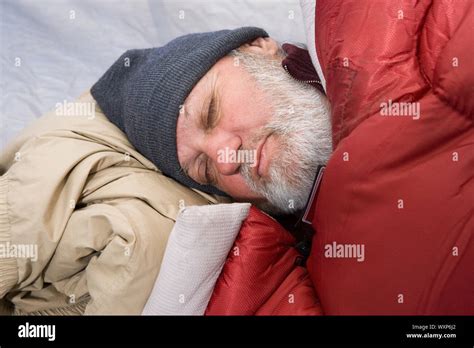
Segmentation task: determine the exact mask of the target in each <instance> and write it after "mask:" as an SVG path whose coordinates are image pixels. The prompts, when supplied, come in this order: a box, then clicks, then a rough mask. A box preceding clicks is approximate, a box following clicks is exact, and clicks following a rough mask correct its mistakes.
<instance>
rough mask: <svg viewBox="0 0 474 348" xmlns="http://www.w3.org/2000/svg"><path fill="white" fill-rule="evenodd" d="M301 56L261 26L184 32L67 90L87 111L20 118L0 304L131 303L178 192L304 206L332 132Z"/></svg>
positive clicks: (63, 308)
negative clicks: (24, 121) (77, 93)
mask: <svg viewBox="0 0 474 348" xmlns="http://www.w3.org/2000/svg"><path fill="white" fill-rule="evenodd" d="M300 57H306V58H307V53H306V51H305V50H303V49H301V48H297V47H296V46H291V45H290V46H286V48H285V49H283V48H281V47H279V45H278V44H277V43H276V42H275V41H274V40H272V39H270V38H268V35H267V34H266V32H265V31H263V30H262V29H259V28H251V27H248V28H240V29H236V30H231V31H229V30H226V31H219V32H210V33H201V34H190V35H186V36H183V37H179V38H177V39H175V40H173V41H171V42H170V43H168V44H167V45H165V46H163V47H160V48H151V49H138V50H130V51H127V52H125V53H124V54H123V55H122V56H121V57H120V58H119V59H118V60H117V61H116V62H115V63H114V64H113V65H112V66H111V67H110V69H109V70H108V71H107V72H106V73H105V74H104V76H103V77H102V78H101V79H100V80H99V81H98V82H97V83H96V84H95V85H94V86H93V87H92V89H91V93H86V94H85V95H83V96H82V97H80V98H79V99H78V100H77V101H76V103H79V104H81V105H82V104H87V105H90V104H92V105H94V109H93V110H94V112H95V113H94V117H91V115H90V113H86V112H84V113H83V114H81V110H89V108H77V109H75V110H76V112H75V113H74V114H71V113H65V112H63V111H58V110H56V112H54V111H53V112H51V113H49V114H47V115H45V116H44V117H42V118H40V119H39V120H38V121H36V122H35V123H34V124H33V125H32V126H30V127H29V128H28V129H26V130H24V131H23V132H22V133H21V134H20V135H19V136H18V137H17V138H16V139H15V140H14V141H13V142H12V143H11V144H10V145H9V146H8V147H7V149H6V150H5V152H4V153H3V154H2V157H1V160H0V173H1V174H2V176H1V178H0V243H1V245H2V250H3V251H5V252H4V253H3V254H2V257H1V258H0V275H1V277H0V308H3V309H2V310H3V311H4V312H6V313H16V314H21V313H43V314H45V313H46V314H48V313H49V314H83V313H86V314H94V313H128V314H139V313H141V311H142V309H143V306H144V304H145V302H146V299H147V295H148V294H149V293H150V290H151V288H152V286H153V283H154V280H155V278H156V275H157V273H158V271H159V264H160V262H161V259H162V257H163V252H164V249H165V246H166V241H167V238H168V235H169V232H170V230H171V228H172V226H173V223H174V221H175V219H176V216H177V214H178V212H179V209H180V207H181V206H182V204H187V205H196V204H209V203H217V202H224V201H229V197H228V196H230V197H231V198H233V199H234V200H237V201H247V202H252V203H254V204H256V205H257V206H259V207H261V208H262V209H264V210H265V211H267V212H270V213H276V214H280V213H291V212H295V211H297V210H300V209H302V208H304V206H305V203H306V201H307V199H308V195H309V192H310V190H311V187H312V184H313V181H314V176H315V173H316V170H317V167H318V166H319V165H322V164H324V163H325V162H326V161H327V160H328V158H329V156H330V154H331V149H332V143H331V124H330V120H329V109H328V103H327V102H326V100H325V97H324V94H323V93H321V92H320V91H319V90H318V89H317V88H315V86H314V85H315V84H317V81H316V79H317V77H315V76H314V75H315V74H314V69H313V67H312V66H311V64H310V61H309V63H308V64H306V65H305V64H301V62H302V61H303V62H304V61H305V60H304V59H303V58H302V59H300ZM298 62H299V63H298ZM290 72H291V74H290ZM292 75H294V76H295V77H293V76H292ZM302 77H303V78H302ZM301 80H304V81H301ZM177 182H179V183H180V184H182V185H180V184H178V183H177ZM189 188H192V189H193V190H190V189H189ZM30 246H34V247H33V248H30ZM18 250H32V252H31V253H34V254H35V255H28V253H23V254H21V255H20V254H19V253H18Z"/></svg>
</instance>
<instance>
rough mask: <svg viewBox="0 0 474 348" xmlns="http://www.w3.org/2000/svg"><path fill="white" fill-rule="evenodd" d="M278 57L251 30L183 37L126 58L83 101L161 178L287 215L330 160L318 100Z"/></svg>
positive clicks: (274, 47)
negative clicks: (91, 99) (93, 104)
mask: <svg viewBox="0 0 474 348" xmlns="http://www.w3.org/2000/svg"><path fill="white" fill-rule="evenodd" d="M234 35H235V36H234ZM240 37H242V38H245V39H242V38H240ZM255 37H257V38H255ZM248 39H250V41H248ZM242 40H245V41H247V42H245V43H243V44H242ZM237 43H238V45H241V46H240V47H239V48H238V49H236V50H232V49H233V48H234V47H235V46H236V45H237ZM285 55H286V54H285V51H283V49H281V48H280V47H279V45H278V44H277V42H276V41H274V40H273V39H270V38H268V37H266V33H265V32H263V31H262V30H259V29H253V28H247V29H240V31H235V32H220V33H207V34H199V35H189V36H185V37H181V38H178V39H176V40H174V41H173V42H171V43H170V44H168V45H167V46H165V47H162V48H157V49H151V50H134V51H129V52H126V53H125V54H124V55H123V56H122V57H121V58H120V59H119V60H118V61H117V62H116V63H115V64H114V65H113V66H112V67H111V68H110V70H109V71H108V72H107V73H106V74H105V75H104V77H103V78H102V79H101V80H100V81H99V82H98V83H97V84H96V85H95V86H94V87H93V88H92V95H93V96H94V98H95V99H96V100H97V102H98V103H99V106H100V107H101V108H102V110H103V111H104V113H105V115H106V116H107V117H108V118H109V119H110V120H111V121H112V122H113V123H114V124H115V125H117V126H118V127H119V128H120V129H122V130H123V131H124V132H125V133H126V134H127V135H128V138H129V139H130V140H131V142H132V144H133V145H135V147H136V148H137V149H138V150H139V151H140V152H142V153H143V154H144V155H145V156H146V157H148V158H150V159H151V160H152V161H153V162H155V163H156V165H157V166H158V168H159V169H160V170H162V171H163V172H164V173H165V174H166V175H168V176H170V177H172V178H174V179H176V180H177V181H179V182H181V183H182V184H184V185H186V186H190V187H194V188H197V189H200V190H202V191H206V192H210V193H222V192H224V193H226V194H228V195H229V196H231V197H233V198H234V199H236V200H241V201H250V202H253V203H255V204H257V205H258V206H260V207H261V208H263V209H264V210H267V211H270V212H275V213H288V212H292V211H295V210H297V209H301V208H303V206H304V204H305V203H306V200H307V197H308V194H309V192H310V190H311V186H312V183H313V179H314V175H315V172H316V169H317V166H318V165H320V164H324V163H325V162H326V160H327V159H328V157H329V154H330V153H331V131H330V127H331V126H330V120H329V110H328V106H327V103H326V101H325V98H324V96H323V95H322V94H321V93H320V92H319V91H318V90H317V89H316V88H314V87H313V86H311V85H310V84H307V83H304V82H301V81H297V80H296V79H295V78H293V77H292V76H291V75H290V74H289V73H288V72H287V71H286V70H285V69H284V66H283V64H282V61H283V59H285ZM124 62H129V64H126V65H124ZM309 64H310V63H309ZM306 69H308V70H309V69H310V67H306Z"/></svg>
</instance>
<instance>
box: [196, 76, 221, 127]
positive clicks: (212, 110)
mask: <svg viewBox="0 0 474 348" xmlns="http://www.w3.org/2000/svg"><path fill="white" fill-rule="evenodd" d="M211 88H212V91H211V95H210V97H208V99H210V100H209V103H208V104H207V103H205V104H204V105H203V107H202V110H201V114H200V115H199V121H200V125H201V128H202V129H203V130H204V131H208V130H210V129H212V128H213V127H214V126H215V125H216V123H217V121H218V120H219V118H220V112H219V111H220V110H219V106H220V95H219V91H218V90H217V87H216V83H215V80H214V82H213V83H212V87H211ZM206 104H207V105H208V107H207V111H206V110H205V109H206Z"/></svg>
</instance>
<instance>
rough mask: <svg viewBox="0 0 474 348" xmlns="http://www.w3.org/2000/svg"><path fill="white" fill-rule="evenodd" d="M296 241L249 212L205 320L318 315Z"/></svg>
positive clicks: (270, 220)
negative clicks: (241, 316) (248, 316)
mask: <svg viewBox="0 0 474 348" xmlns="http://www.w3.org/2000/svg"><path fill="white" fill-rule="evenodd" d="M294 244H295V239H294V238H293V236H292V235H291V234H290V233H289V232H287V231H286V230H285V229H284V228H283V227H282V226H281V225H280V224H279V223H278V222H277V221H275V220H274V219H273V218H271V217H270V216H268V215H266V214H265V213H263V212H262V211H260V210H259V209H257V208H255V207H252V208H251V209H250V213H249V215H248V217H247V219H246V220H245V221H244V223H243V224H242V227H241V230H240V233H239V235H238V237H237V239H236V241H235V244H234V246H233V248H232V249H231V251H230V253H229V256H228V258H227V260H226V263H225V265H224V267H223V269H222V272H221V274H220V276H219V279H218V280H217V283H216V286H215V287H214V292H213V294H212V297H211V300H210V301H209V304H208V307H207V310H206V313H205V314H206V315H254V314H257V315H265V314H273V315H304V314H307V315H317V314H320V313H321V309H320V306H319V303H318V300H317V298H316V294H315V291H314V288H313V286H312V283H311V281H310V279H309V276H308V273H307V271H306V269H305V268H303V267H300V266H296V265H295V263H296V261H297V259H298V258H299V254H298V252H297V251H296V250H295V248H294Z"/></svg>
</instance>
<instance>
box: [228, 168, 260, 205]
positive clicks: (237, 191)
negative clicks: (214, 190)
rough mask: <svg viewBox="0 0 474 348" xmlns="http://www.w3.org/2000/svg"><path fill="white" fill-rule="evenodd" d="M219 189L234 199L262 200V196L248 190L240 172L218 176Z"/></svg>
mask: <svg viewBox="0 0 474 348" xmlns="http://www.w3.org/2000/svg"><path fill="white" fill-rule="evenodd" d="M219 189H220V190H221V191H224V192H225V193H227V194H228V195H230V196H231V197H233V198H234V199H236V200H260V199H261V200H263V197H261V196H259V195H258V194H256V193H255V192H253V191H252V190H250V188H249V187H248V186H247V184H246V183H245V180H244V178H243V177H242V176H241V175H240V174H236V175H227V176H226V175H222V176H220V177H219Z"/></svg>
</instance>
